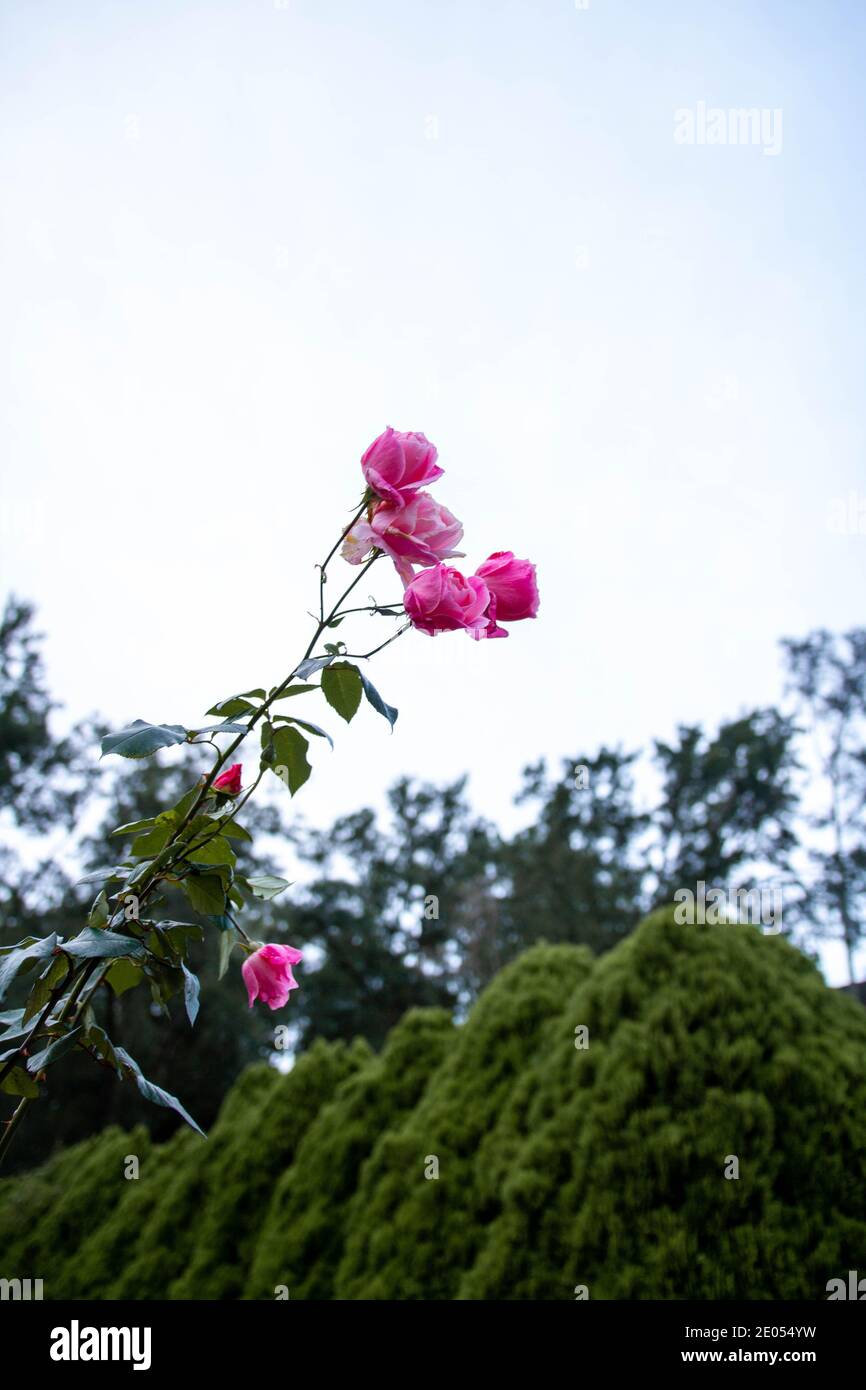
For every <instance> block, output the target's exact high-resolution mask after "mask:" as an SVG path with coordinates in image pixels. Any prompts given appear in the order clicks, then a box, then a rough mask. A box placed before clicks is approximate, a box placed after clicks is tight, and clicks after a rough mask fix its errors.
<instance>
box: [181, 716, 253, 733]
mask: <svg viewBox="0 0 866 1390" xmlns="http://www.w3.org/2000/svg"><path fill="white" fill-rule="evenodd" d="M246 732H247V726H246V724H236V723H235V722H234V720H232V719H224V720H223V721H222V723H221V724H205V725H203V726H202V727H201V728H200V729H190V733H191V734H245V733H246Z"/></svg>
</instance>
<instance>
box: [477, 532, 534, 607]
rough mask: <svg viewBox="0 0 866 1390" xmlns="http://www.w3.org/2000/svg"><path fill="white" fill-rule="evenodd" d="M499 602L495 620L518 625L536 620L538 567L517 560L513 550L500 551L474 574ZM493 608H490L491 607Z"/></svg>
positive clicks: (526, 561) (490, 557)
mask: <svg viewBox="0 0 866 1390" xmlns="http://www.w3.org/2000/svg"><path fill="white" fill-rule="evenodd" d="M475 573H476V574H477V576H478V578H479V579H483V580H484V583H485V584H486V585H487V587H488V589H489V590H490V593H491V595H492V596H493V598H495V600H496V604H495V611H494V612H492V613H491V617H492V618H493V619H494V621H495V620H496V619H497V618H498V620H499V621H500V622H502V623H516V622H519V621H520V619H521V618H534V617H535V615H536V613H537V612H538V584H537V582H536V578H535V566H534V565H533V564H531V563H530V561H529V560H515V558H514V555H513V553H512V551H510V550H497V551H495V552H494V554H493V555H490V556H488V558H487V559H486V560H485V561H484V564H483V565H479V566H478V569H477V570H476V571H475ZM492 606H493V605H491V607H492Z"/></svg>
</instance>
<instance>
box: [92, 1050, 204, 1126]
mask: <svg viewBox="0 0 866 1390" xmlns="http://www.w3.org/2000/svg"><path fill="white" fill-rule="evenodd" d="M114 1051H115V1054H116V1056H117V1058H118V1060H119V1061H120V1064H121V1066H123V1067H126V1068H127V1069H128V1070H129V1071H130V1072H132V1075H133V1078H134V1080H135V1084H136V1085H137V1087H138V1089H139V1091H140V1092H141V1094H142V1095H143V1096H144V1098H145V1100H149V1101H152V1102H153V1104H154V1105H163V1106H165V1108H166V1109H167V1110H174V1111H175V1112H176V1113H177V1114H178V1115H180V1116H181V1118H182V1119H184V1120H186V1122H187V1124H188V1125H189V1126H190V1127H191V1128H192V1129H194V1130H195V1132H196V1134H200V1135H201V1137H202V1138H203V1139H206V1138H207V1135H206V1134H205V1132H204V1130H203V1129H201V1128H200V1126H199V1125H197V1124H196V1122H195V1120H194V1119H193V1118H192V1116H191V1115H190V1114H189V1112H188V1111H186V1110H185V1109H184V1107H183V1106H182V1105H181V1103H180V1101H179V1100H178V1098H177V1096H173V1095H171V1094H170V1093H169V1092H168V1091H164V1090H163V1089H162V1087H161V1086H155V1085H154V1084H153V1082H152V1081H148V1079H147V1077H146V1076H145V1075H144V1074H143V1072H142V1070H141V1067H140V1066H139V1065H138V1063H137V1062H136V1061H135V1060H134V1058H132V1057H130V1055H129V1053H128V1052H125V1051H124V1049H123V1048H122V1047H116V1048H115V1049H114Z"/></svg>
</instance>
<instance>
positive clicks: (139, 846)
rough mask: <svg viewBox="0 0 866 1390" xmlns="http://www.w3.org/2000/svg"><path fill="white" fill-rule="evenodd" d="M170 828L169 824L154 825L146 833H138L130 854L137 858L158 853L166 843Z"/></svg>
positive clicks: (169, 835) (169, 836)
mask: <svg viewBox="0 0 866 1390" xmlns="http://www.w3.org/2000/svg"><path fill="white" fill-rule="evenodd" d="M172 829H173V827H172V825H171V824H165V823H163V824H162V825H159V824H157V825H155V826H154V827H153V829H152V830H148V831H147V832H146V834H144V835H139V837H138V839H137V840H133V842H132V848H131V850H130V851H129V852H130V854H134V855H135V857H136V858H137V859H144V858H145V857H148V858H149V857H151V856H153V855H154V854H159V851H160V850H161V849H165V846H166V845H167V844H168V841H169V839H170V838H171V832H172Z"/></svg>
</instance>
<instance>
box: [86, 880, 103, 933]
mask: <svg viewBox="0 0 866 1390" xmlns="http://www.w3.org/2000/svg"><path fill="white" fill-rule="evenodd" d="M87 921H88V924H89V925H90V926H91V927H104V926H105V924H106V922H107V921H108V896H107V894H106V892H105V889H104V888H103V890H102V892H101V893H100V894H99V896H98V897H97V899H96V901H95V902H94V904H93V907H92V908H91V909H90V912H89V914H88V917H87Z"/></svg>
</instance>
